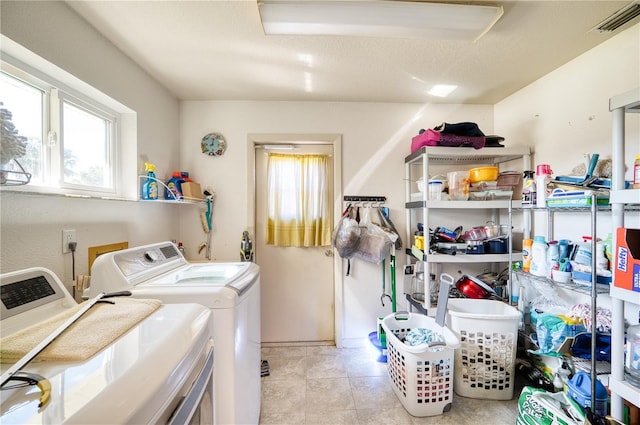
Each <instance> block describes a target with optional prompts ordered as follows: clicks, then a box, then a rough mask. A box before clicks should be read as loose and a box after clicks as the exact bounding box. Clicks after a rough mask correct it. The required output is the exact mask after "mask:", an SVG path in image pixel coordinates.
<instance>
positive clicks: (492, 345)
mask: <svg viewBox="0 0 640 425" xmlns="http://www.w3.org/2000/svg"><path fill="white" fill-rule="evenodd" d="M447 313H448V314H447V326H448V327H449V328H450V329H451V330H452V331H453V333H454V334H455V335H456V337H458V339H459V340H460V348H458V349H456V354H455V357H456V361H455V363H456V369H455V374H454V377H455V378H454V389H455V392H456V394H458V395H461V396H463V397H469V398H477V399H485V400H510V399H511V398H513V388H514V385H515V362H516V349H517V345H518V326H519V324H520V319H521V315H520V312H519V311H518V310H517V309H515V308H514V307H511V306H510V305H508V304H505V303H503V302H501V301H495V300H475V299H467V298H452V299H450V300H449V302H448V312H447Z"/></svg>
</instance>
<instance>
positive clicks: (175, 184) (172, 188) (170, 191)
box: [164, 171, 184, 201]
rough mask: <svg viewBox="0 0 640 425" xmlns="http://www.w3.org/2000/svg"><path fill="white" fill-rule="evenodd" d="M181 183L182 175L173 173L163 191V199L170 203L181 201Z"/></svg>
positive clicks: (178, 172) (177, 172)
mask: <svg viewBox="0 0 640 425" xmlns="http://www.w3.org/2000/svg"><path fill="white" fill-rule="evenodd" d="M182 183H184V179H183V178H182V173H180V171H174V172H173V176H172V177H171V178H170V179H169V181H168V182H167V188H166V189H165V191H164V192H165V193H164V199H168V200H171V201H177V200H180V199H182V186H181V185H182Z"/></svg>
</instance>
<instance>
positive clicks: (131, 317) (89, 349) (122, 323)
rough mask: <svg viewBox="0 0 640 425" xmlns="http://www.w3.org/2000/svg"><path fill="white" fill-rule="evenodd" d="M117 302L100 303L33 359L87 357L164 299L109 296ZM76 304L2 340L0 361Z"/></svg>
mask: <svg viewBox="0 0 640 425" xmlns="http://www.w3.org/2000/svg"><path fill="white" fill-rule="evenodd" d="M109 301H113V302H114V303H115V304H110V303H97V304H96V305H94V306H93V307H91V309H90V310H89V311H87V312H86V313H85V314H84V315H82V316H81V317H80V318H79V319H78V320H77V321H76V322H74V323H73V324H72V325H71V326H69V328H68V329H67V330H66V331H65V332H63V333H62V335H60V336H58V338H56V339H55V340H54V341H53V342H52V343H51V344H49V346H48V347H47V348H45V349H44V350H43V351H42V352H40V354H38V356H37V357H36V358H35V359H34V360H33V361H36V362H37V361H79V360H85V359H88V358H89V357H91V356H93V355H94V354H96V353H97V352H98V351H100V350H102V349H103V348H104V347H106V346H107V345H109V344H111V343H112V342H113V341H114V340H115V339H116V338H118V337H119V336H120V335H122V334H124V333H126V332H127V331H128V330H129V329H131V328H132V327H133V326H135V325H136V324H137V323H139V322H140V321H142V320H143V319H144V318H145V317H147V316H149V315H150V314H151V313H153V312H154V311H155V310H157V309H158V308H159V307H160V306H161V305H162V302H161V301H159V300H151V299H134V298H126V297H116V298H109ZM83 307H84V303H83V304H78V305H77V306H76V307H73V308H70V309H69V310H67V311H65V312H63V313H60V314H58V315H56V316H54V317H52V318H50V319H49V320H46V321H44V322H41V323H38V324H36V325H33V326H30V327H28V328H26V329H23V330H21V331H19V332H16V333H14V334H13V335H9V336H7V337H5V338H2V339H1V340H0V363H15V362H17V361H18V360H20V359H21V358H22V357H24V355H25V354H27V353H28V352H29V351H31V350H32V349H33V348H34V347H35V346H37V345H38V344H39V343H40V342H42V341H44V339H45V338H47V337H48V336H49V335H50V334H51V333H52V332H53V331H55V330H56V329H57V328H58V327H59V326H60V325H62V324H63V323H64V322H65V321H66V320H68V319H69V318H70V317H71V316H73V315H74V314H76V313H77V312H78V311H79V310H80V309H82V308H83Z"/></svg>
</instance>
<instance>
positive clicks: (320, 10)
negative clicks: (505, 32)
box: [258, 0, 503, 40]
mask: <svg viewBox="0 0 640 425" xmlns="http://www.w3.org/2000/svg"><path fill="white" fill-rule="evenodd" d="M258 6H259V10H260V17H261V19H262V27H263V28H264V32H265V34H285V35H348V36H369V37H401V38H437V39H453V40H477V39H478V38H480V37H481V36H482V35H484V34H485V33H486V32H487V31H489V30H490V29H491V27H493V25H494V24H495V23H496V22H497V21H498V19H500V17H501V16H502V14H503V9H502V6H486V5H472V4H450V3H425V2H412V1H396V0H359V1H358V0H356V1H350V0H345V1H340V0H327V1H317V0H259V2H258Z"/></svg>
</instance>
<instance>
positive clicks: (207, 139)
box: [200, 133, 227, 156]
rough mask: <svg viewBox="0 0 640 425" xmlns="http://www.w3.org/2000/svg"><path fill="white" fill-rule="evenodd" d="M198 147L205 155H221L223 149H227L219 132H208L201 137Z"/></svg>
mask: <svg viewBox="0 0 640 425" xmlns="http://www.w3.org/2000/svg"><path fill="white" fill-rule="evenodd" d="M200 148H201V149H202V153H205V154H207V155H211V156H221V155H222V154H223V153H224V151H225V149H227V142H226V141H225V140H224V137H222V135H221V134H218V133H209V134H207V135H206V136H204V137H203V138H202V142H200Z"/></svg>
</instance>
